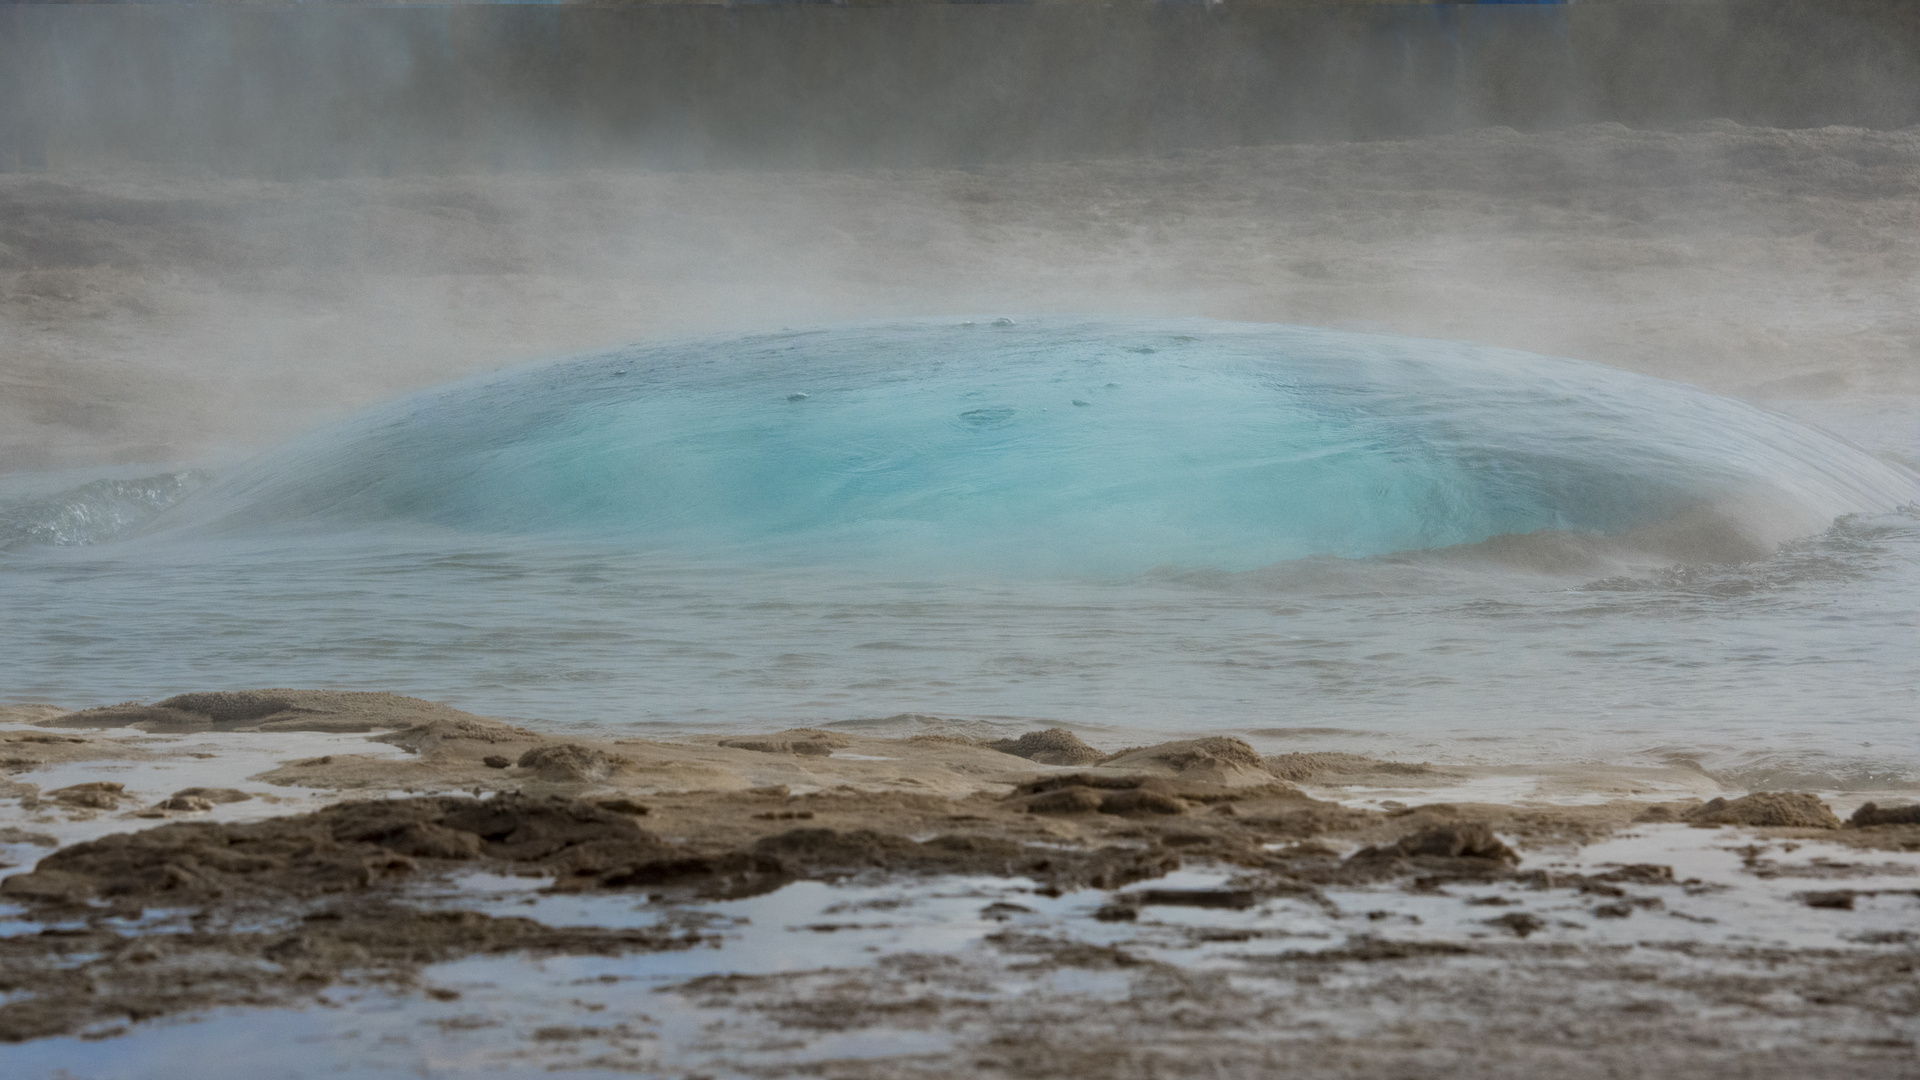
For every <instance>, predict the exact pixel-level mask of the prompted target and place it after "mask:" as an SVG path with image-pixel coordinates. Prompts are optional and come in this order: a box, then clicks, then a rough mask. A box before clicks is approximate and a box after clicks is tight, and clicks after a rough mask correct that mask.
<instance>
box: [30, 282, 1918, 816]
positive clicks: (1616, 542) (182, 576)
mask: <svg viewBox="0 0 1920 1080" xmlns="http://www.w3.org/2000/svg"><path fill="white" fill-rule="evenodd" d="M102 483H105V482H95V484H94V486H92V487H90V488H84V487H76V488H71V489H68V490H66V491H61V492H54V493H51V494H42V495H39V496H36V497H34V498H24V497H17V498H15V499H14V500H13V501H12V502H9V503H0V538H11V547H10V549H9V550H8V551H7V552H6V553H4V554H0V607H3V608H4V610H5V611H6V612H7V613H8V614H7V618H5V619H4V620H0V656H5V657H6V658H7V662H6V665H5V668H4V674H0V699H11V700H26V699H51V700H55V701H59V702H63V703H66V704H72V705H84V704H92V703H97V702H101V701H109V700H114V701H117V700H123V699H129V698H140V699H149V700H150V699H154V698H157V697H160V696H164V695H166V694H169V693H173V692H178V691H184V690H195V689H208V688H215V687H239V686H260V685H325V686H336V687H346V688H379V689H393V690H400V691H404V692H410V693H417V694H421V695H424V696H428V697H433V698H437V699H441V700H448V701H451V702H453V703H455V704H458V705H461V706H463V707H467V708H472V709H475V710H477V711H482V712H487V713H491V714H495V715H511V716H517V717H522V718H528V719H536V720H540V721H543V722H545V723H548V724H550V725H555V726H563V727H582V728H590V727H601V728H609V727H611V728H624V729H630V730H636V731H646V732H666V731H688V730H699V729H703V728H707V729H710V728H716V727H724V728H729V729H740V728H743V727H755V726H767V725H779V726H786V725H789V724H794V723H809V724H823V723H824V724H862V725H867V726H869V727H872V728H873V729H874V730H900V731H913V730H927V729H963V730H982V731H984V730H991V729H995V728H1010V727H1025V726H1030V725H1032V724H1042V723H1044V724H1052V723H1066V724H1069V725H1071V726H1075V727H1077V728H1079V729H1080V730H1082V731H1083V732H1086V733H1088V734H1089V735H1090V736H1091V737H1093V738H1094V739H1095V741H1096V742H1098V741H1102V740H1105V741H1109V742H1129V741H1137V740H1138V739H1139V738H1142V737H1144V736H1145V735H1147V734H1149V733H1172V732H1185V731H1196V730H1208V731H1232V732H1240V733H1247V732H1252V733H1255V734H1254V737H1255V739H1256V741H1262V740H1265V741H1267V742H1269V743H1272V744H1273V745H1275V746H1278V745H1281V744H1285V745H1288V746H1296V745H1301V739H1302V738H1306V739H1308V740H1310V741H1312V742H1313V743H1314V745H1327V746H1333V745H1339V746H1342V747H1349V748H1357V749H1365V750H1369V751H1370V752H1374V753H1380V752H1386V751H1392V752H1395V753H1400V754H1405V755H1410V756H1416V757H1436V758H1449V759H1456V760H1457V759H1461V758H1463V757H1468V758H1483V759H1499V758H1508V759H1515V758H1520V759H1525V758H1533V759H1537V758H1540V757H1542V756H1548V757H1557V758H1587V759H1604V760H1625V759H1633V758H1658V757H1660V756H1662V755H1670V754H1674V753H1686V754H1693V755H1696V756H1700V757H1702V758H1703V759H1708V760H1711V761H1719V762H1721V763H1722V764H1723V765H1725V766H1726V767H1740V768H1749V769H1774V770H1776V771H1777V770H1782V769H1784V770H1794V769H1799V770H1814V771H1822V770H1824V772H1823V775H1828V776H1831V777H1835V778H1837V781H1844V782H1856V781H1857V782H1863V783H1864V782H1868V781H1869V780H1875V781H1876V782H1877V780H1876V778H1877V779H1885V778H1886V777H1887V776H1889V775H1893V774H1896V773H1897V774H1902V775H1904V774H1905V773H1908V772H1912V771H1913V770H1914V769H1916V768H1920V745H1916V742H1915V740H1914V738H1913V736H1912V734H1911V732H1912V728H1913V719H1914V712H1915V707H1916V704H1920V650H1917V649H1915V648H1914V646H1915V645H1916V644H1920V641H1916V638H1915V634H1914V627H1915V624H1916V622H1920V617H1917V616H1916V612H1920V543H1917V542H1916V541H1920V518H1916V515H1915V513H1914V511H1913V510H1912V506H1913V504H1914V503H1915V501H1916V499H1917V498H1920V483H1917V482H1916V480H1915V478H1914V476H1913V475H1912V474H1911V473H1909V472H1908V471H1906V470H1905V469H1903V468H1901V467H1900V466H1898V465H1894V464H1890V463H1887V462H1885V461H1882V460H1880V459H1878V458H1876V457H1874V456H1873V455H1871V454H1868V453H1866V452H1865V451H1863V450H1860V449H1858V448H1856V447H1853V446H1851V445H1849V444H1847V443H1845V442H1843V441H1841V440H1838V439H1835V438H1833V437H1831V436H1828V435H1826V434H1824V433H1822V432H1820V431H1817V430H1815V429H1813V428H1810V427H1807V426H1805V425H1802V424H1800V423H1798V422H1795V421H1793V420H1790V419H1787V418H1785V417H1782V416H1779V415H1776V414H1773V413H1770V412H1767V411H1764V410H1761V409H1758V408H1754V407H1752V406H1749V405H1746V404H1743V403H1740V402H1737V401H1732V400H1729V399H1726V398H1722V397H1717V396H1714V395H1711V394H1708V393H1705V392H1703V391H1700V390H1697V389H1694V388H1690V387H1686V386H1681V385H1677V384H1673V383H1668V382H1662V381H1659V380H1655V379H1649V378H1645V377H1641V376H1636V375H1631V374H1628V373H1624V372H1620V371H1617V370H1613V369H1609V368H1605V367H1600V366H1597V365H1592V364H1584V363H1580V362H1577V361H1571V360H1561V359H1553V358H1547V357H1541V356H1534V355H1530V354H1525V353H1516V352H1512V351H1507V350H1498V349H1490V348H1483V347H1477V346H1471V345H1463V344H1456V343H1444V342H1432V341H1417V340H1409V339H1401V338H1387V337H1379V336H1369V335H1354V334H1340V333H1333V332H1329V331H1319V330H1309V329H1303V328H1294V327H1274V326H1254V325H1239V324H1221V323H1209V322H1202V321H1164V320H1161V321H1146V320H1134V321H1117V320H1093V319H1064V318H1062V319H1039V320H1019V321H1018V322H1008V321H1006V320H999V321H995V320H979V321H975V322H967V321H962V320H946V321H926V322H914V323H904V324H887V325H874V326H854V327H842V328H833V329H826V330H817V331H807V332H792V333H782V334H773V335H761V336H751V337H738V336H736V337H727V338H713V339H704V340H698V341H689V342H678V343H669V344H659V345H648V346H640V347H634V348H629V349H622V350H616V351H613V352H609V353H604V354H598V355H593V356H587V357H580V358H574V359H569V360H564V361H561V362H558V363H549V364H542V365H535V366H530V367H525V368H519V369H514V370H511V371H507V372H502V373H498V374H494V375H489V376H484V377H480V378H476V379H471V380H468V381H465V382H461V383H457V384H453V385H450V386H446V387H442V388H438V389H435V390H432V391H428V392H425V393H422V394H418V395H415V396H413V397H409V398H406V399H403V400H401V401H397V402H393V403H389V404H388V405H385V406H381V407H378V408H375V409H372V410H370V411H368V412H366V413H364V414H362V415H360V416H357V417H354V418H351V419H349V420H348V421H346V422H344V423H342V424H339V425H337V426H335V427H333V428H330V429H327V430H324V431H320V432H317V433H314V434H312V435H310V436H308V437H305V438H303V439H300V440H297V441H295V442H293V443H291V444H289V445H287V446H284V447H281V448H279V449H277V450H274V451H271V452H269V453H267V454H264V455H262V456H261V457H259V458H257V459H255V460H254V461H251V462H249V463H246V464H244V465H242V466H239V467H237V468H234V469H231V470H227V471H226V472H224V473H223V474H221V475H219V476H217V477H215V478H214V479H213V480H212V481H211V482H210V483H207V484H205V486H202V487H199V488H198V490H193V491H192V492H191V494H186V492H187V491H189V490H190V489H192V488H193V487H194V486H195V484H196V483H197V475H196V474H185V473H168V474H166V475H163V476H156V477H153V478H152V481H151V484H152V486H153V489H154V491H156V492H160V491H161V489H162V488H164V489H165V491H164V492H162V493H161V494H155V495H153V497H152V498H151V499H149V500H148V501H146V502H143V501H142V500H141V498H140V497H139V490H138V489H139V485H138V484H137V483H134V482H132V481H126V480H115V481H112V482H111V483H108V484H106V486H104V487H102V486H101V484H102ZM129 485H131V487H130V486H129ZM168 485H171V486H168ZM87 492H91V494H88V493H87ZM183 495H184V497H181V496H183ZM171 499H178V501H177V502H174V503H173V505H172V506H171V508H170V509H167V510H165V511H164V512H162V513H159V514H157V515H152V514H151V513H150V511H149V512H148V513H146V514H141V513H136V512H135V511H136V510H138V509H139V508H141V507H147V506H149V504H151V505H160V504H163V503H165V502H167V501H169V500H171ZM96 504H99V505H101V506H106V505H109V504H110V506H111V508H112V509H113V512H112V513H110V514H109V513H106V512H104V511H101V512H94V511H92V510H89V509H88V508H89V507H93V506H95V505H96ZM76 507H77V508H78V509H76ZM129 508H132V509H129ZM49 522H51V523H53V524H54V525H58V526H59V527H58V528H54V527H53V526H52V525H49V524H48V523H49ZM75 522H79V523H80V524H79V525H76V524H74V523H75ZM82 526H84V527H82ZM6 542H8V541H7V540H5V539H0V543H6ZM1303 729H1324V730H1319V731H1317V732H1314V731H1305V732H1304V733H1303Z"/></svg>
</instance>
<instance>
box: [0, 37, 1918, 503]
mask: <svg viewBox="0 0 1920 1080" xmlns="http://www.w3.org/2000/svg"><path fill="white" fill-rule="evenodd" d="M1917 75H1920V5H1916V4H1911V3H1904V2H1898V0H1891V2H1889V0H1881V2H1853V0H1828V2H1821V3H1813V2H1798V3H1787V2H1764V3H1660V4H1598V3H1582V4H1573V5H1537V6H1536V5H1480V6H1471V5H1466V6H1442V5H1384V4H1323V5H1306V4H1274V5H1242V4H1233V3H1228V4H1220V5H1206V4H1200V5H1160V6H1151V7H1143V6H1122V7H1095V6H1090V5H968V4H955V5H944V4H942V5H889V6H852V7H842V6H830V5H783V6H762V5H742V6H611V5H610V6H586V5H579V6H575V5H565V6H492V5H487V6H482V5H470V6H469V5H452V6H443V7H414V8H409V7H369V6H349V5H314V4H308V5H301V6H299V7H297V8H293V7H274V6H264V5H263V6H251V5H206V6H185V5H9V6H6V7H0V168H5V169H9V170H13V171H10V172H5V173H0V472H14V473H18V472H21V471H25V470H50V469H68V468H83V467H94V466H103V465H111V464H116V463H135V462H140V463H156V462H179V461H184V460H191V459H200V458H203V457H208V456H212V457H214V458H218V457H221V456H223V455H229V456H230V455H233V454H238V453H242V452H245V451H246V450H248V449H250V448H253V447H257V446H259V445H261V444H263V443H267V442H270V441H273V440H276V439H278V438H281V437H284V436H286V435H289V434H292V433H294V432H297V431H299V430H302V429H304V428H307V427H310V426H312V425H313V424H316V423H319V422H321V421H323V420H325V419H327V418H329V417H332V416H337V415H339V414H341V413H343V412H345V411H348V410H350V409H352V408H354V407H357V406H359V405H362V404H365V403H368V402H370V401H375V400H379V399H382V398H386V397H390V396H392V395H394V394H397V393H400V392H403V391H405V390H408V389H412V388H415V387H419V386H423V385H428V384H431V383H434V382H438V381H442V380H445V379H448V378H452V377H456V376H458V375H461V374H464V373H468V372H472V371H475V370H484V369H489V368H493V367H497V366H499V365H502V364H505V363H510V362H515V361H519V360H523V359H528V358H534V357H539V356H546V355H554V354H559V353H564V352H567V351H571V350H575V349H580V348H586V347H591V346H594V345H598V344H604V343H613V342H620V341H627V340H634V339H639V338H646V337H657V336H661V335H668V334H678V333H693V332H702V331H707V330H716V329H753V328H762V327H768V326H779V325H786V324H794V323H819V322H827V321H834V320H842V319H856V318H867V317H875V316H885V315H922V314H939V313H955V312H980V313H992V314H1016V315H1017V314H1018V313H1020V312H1023V311H1026V312H1037V311H1098V312H1125V313H1143V314H1174V315H1204V316H1213V317H1219V318H1232V319H1252V320H1263V321H1279V322H1299V323H1310V324H1318V325H1329V326H1335V327H1347V328H1361V329H1374V330H1390V331H1395V332H1401V333H1408V334H1419V335H1433V336H1440V337H1450V338H1465V339H1472V340H1478V341H1484V342H1490V343H1495V344H1501V345H1511V346H1517V347H1521V348H1527V349H1533V350H1537V351H1542V352H1549V353H1557V354H1562V355H1571V356H1577V357H1581V358H1585V359H1591V360H1598V361H1602V362H1605V363H1610V364H1616V365H1619V366H1622V367H1628V368H1632V369H1635V370H1640V371H1646V372H1650V373H1653V374H1658V375H1664V376H1668V377H1673V378H1679V379H1684V380H1687V381H1691V382H1696V383H1700V384H1703V385H1706V386H1709V387H1712V388H1714V389H1717V390H1722V391H1725V392H1729V393H1735V394H1739V395H1742V396H1746V397H1749V398H1753V399H1756V400H1762V401H1767V402H1772V403H1775V404H1779V405H1781V406H1782V407H1786V408H1789V409H1791V410H1793V411H1795V412H1797V413H1799V414H1801V415H1805V416H1809V417H1811V418H1813V419H1815V420H1818V421H1820V422H1822V423H1825V424H1827V425H1828V426H1830V427H1833V428H1835V429H1836V430H1840V431H1841V432H1842V433H1844V434H1847V435H1849V436H1850V437H1853V438H1855V439H1856V440H1858V441H1861V442H1863V443H1866V444H1867V445H1869V446H1870V447H1871V448H1873V449H1876V450H1879V451H1880V452H1883V453H1886V454H1889V455H1892V456H1897V457H1902V458H1905V459H1907V460H1909V461H1911V460H1912V459H1913V458H1914V457H1915V456H1916V455H1920V421H1916V420H1915V419H1914V417H1915V416H1916V415H1920V411H1917V410H1916V409H1915V408H1914V406H1915V404H1917V403H1920V397H1916V396H1915V395H1920V373H1917V369H1916V364H1915V360H1916V359H1917V358H1920V305H1916V303H1915V298H1916V296H1920V288H1917V286H1920V128H1916V127H1915V126H1914V125H1916V124H1917V123H1920V78H1916V76H1917Z"/></svg>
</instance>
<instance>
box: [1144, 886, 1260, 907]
mask: <svg viewBox="0 0 1920 1080" xmlns="http://www.w3.org/2000/svg"><path fill="white" fill-rule="evenodd" d="M1131 895H1132V896H1133V897H1134V902H1135V903H1136V904H1138V905H1140V906H1141V907H1155V906H1161V907H1197V908H1224V909H1227V910H1229V911H1244V910H1246V909H1247V908H1250V907H1252V906H1253V905H1254V904H1256V903H1258V902H1259V897H1258V896H1256V895H1255V894H1254V892H1253V890H1251V889H1140V890H1138V891H1136V892H1134V893H1132V894H1131Z"/></svg>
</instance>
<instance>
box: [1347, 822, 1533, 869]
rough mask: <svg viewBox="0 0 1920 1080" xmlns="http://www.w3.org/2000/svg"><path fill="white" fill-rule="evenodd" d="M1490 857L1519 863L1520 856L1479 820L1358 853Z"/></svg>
mask: <svg viewBox="0 0 1920 1080" xmlns="http://www.w3.org/2000/svg"><path fill="white" fill-rule="evenodd" d="M1422 857H1425V858H1439V859H1487V860H1491V861H1495V862H1503V863H1516V862H1519V861H1520V856H1519V855H1517V854H1515V852H1514V850H1513V849H1512V848H1510V847H1508V846H1507V845H1506V844H1505V843H1503V842H1502V841H1501V840H1500V838H1499V837H1497V836H1495V835H1494V834H1493V830H1492V829H1490V828H1488V827H1487V826H1486V825H1484V824H1481V823H1479V822H1465V823H1462V824H1458V825H1438V826H1435V827H1433V828H1431V829H1426V830H1424V831H1422V832H1417V833H1414V834H1413V835H1412V836H1406V837H1402V838H1401V839H1400V840H1399V841H1397V842H1395V843H1392V844H1382V845H1380V846H1378V847H1370V848H1366V849H1364V850H1361V851H1357V852H1355V853H1354V855H1353V858H1354V859H1355V860H1361V861H1366V860H1375V859H1409V858H1422Z"/></svg>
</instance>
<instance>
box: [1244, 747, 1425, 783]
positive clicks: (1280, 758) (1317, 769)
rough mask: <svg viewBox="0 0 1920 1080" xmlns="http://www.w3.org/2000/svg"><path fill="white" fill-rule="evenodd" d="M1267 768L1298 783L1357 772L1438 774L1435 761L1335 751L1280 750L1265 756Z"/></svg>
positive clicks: (1356, 773)
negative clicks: (1409, 761) (1386, 758)
mask: <svg viewBox="0 0 1920 1080" xmlns="http://www.w3.org/2000/svg"><path fill="white" fill-rule="evenodd" d="M1265 764H1266V768H1267V771H1268V772H1270V773H1272V774H1273V775H1275V776H1277V777H1279V778H1280V779H1282V780H1286V781H1289V782H1291V783H1295V784H1311V783H1325V782H1329V781H1338V780H1341V779H1346V778H1351V777H1355V776H1434V775H1437V774H1438V770H1436V769H1435V768H1434V767H1433V766H1432V765H1428V764H1426V763H1425V762H1421V763H1420V764H1417V765H1409V764H1406V763H1404V762H1399V761H1381V760H1379V759H1378V758H1370V757H1362V756H1360V755H1359V754H1342V753H1337V752H1333V751H1316V752H1311V753H1292V754H1276V755H1274V756H1272V757H1269V758H1267V759H1265Z"/></svg>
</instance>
